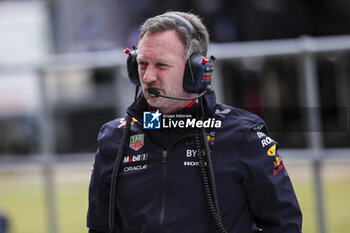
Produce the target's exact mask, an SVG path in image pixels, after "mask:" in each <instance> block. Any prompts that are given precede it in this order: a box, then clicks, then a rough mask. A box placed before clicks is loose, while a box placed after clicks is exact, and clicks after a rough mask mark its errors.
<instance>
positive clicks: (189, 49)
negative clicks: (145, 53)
mask: <svg viewBox="0 0 350 233" xmlns="http://www.w3.org/2000/svg"><path fill="white" fill-rule="evenodd" d="M169 14H174V15H178V16H181V17H182V18H185V19H186V20H187V21H189V22H190V23H191V24H192V26H193V27H194V29H195V30H196V32H197V36H196V37H195V38H192V37H191V35H190V34H189V32H188V30H187V29H186V27H184V26H183V25H182V24H181V23H180V22H178V20H176V19H174V18H170V17H166V15H169ZM171 29H175V30H176V32H177V34H178V36H179V37H180V39H181V41H182V43H183V45H184V47H185V54H184V55H185V57H186V59H188V58H189V56H191V55H192V54H194V53H199V54H201V55H202V56H206V54H207V51H208V43H209V33H208V31H207V29H206V27H205V26H204V24H203V23H202V20H201V19H200V17H199V16H197V15H195V14H192V13H185V12H179V11H169V12H166V13H165V14H163V15H158V16H155V17H152V18H149V19H147V20H146V21H145V22H144V23H143V24H142V25H141V27H140V38H139V42H140V41H141V39H142V38H143V37H144V35H145V34H146V33H147V32H150V33H156V32H163V31H167V30H171Z"/></svg>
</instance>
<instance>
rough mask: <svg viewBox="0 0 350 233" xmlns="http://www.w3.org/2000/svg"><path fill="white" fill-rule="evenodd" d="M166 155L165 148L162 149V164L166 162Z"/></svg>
mask: <svg viewBox="0 0 350 233" xmlns="http://www.w3.org/2000/svg"><path fill="white" fill-rule="evenodd" d="M166 155H167V152H166V150H163V153H162V164H165V162H166Z"/></svg>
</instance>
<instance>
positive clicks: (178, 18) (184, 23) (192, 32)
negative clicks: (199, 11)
mask: <svg viewBox="0 0 350 233" xmlns="http://www.w3.org/2000/svg"><path fill="white" fill-rule="evenodd" d="M160 17H167V18H171V19H175V21H176V22H178V23H180V24H181V25H182V26H184V27H185V28H186V30H187V32H188V34H190V36H191V39H194V38H196V39H198V36H197V32H196V29H195V28H194V27H193V25H192V24H191V23H190V22H189V21H188V20H187V19H185V18H184V17H182V16H180V15H175V14H163V15H160Z"/></svg>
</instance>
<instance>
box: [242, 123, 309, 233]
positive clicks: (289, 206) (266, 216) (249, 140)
mask: <svg viewBox="0 0 350 233" xmlns="http://www.w3.org/2000/svg"><path fill="white" fill-rule="evenodd" d="M265 129H266V127H265V125H264V124H260V127H259V126H258V127H257V126H254V127H250V128H249V129H248V130H247V137H246V142H245V145H243V147H242V149H243V150H244V156H242V158H241V163H242V164H241V168H242V173H243V174H244V180H243V187H244V189H245V192H246V194H247V196H248V202H249V206H250V208H251V211H252V213H253V215H254V221H255V224H256V225H257V226H258V227H259V228H261V229H263V232H266V233H298V232H301V225H302V214H301V210H300V207H299V204H298V201H297V198H296V196H295V193H294V189H293V186H292V183H291V181H290V178H289V176H288V173H287V171H286V168H285V165H284V163H283V160H282V158H281V156H280V155H279V154H278V151H277V150H278V147H279V145H278V143H277V142H276V141H274V140H273V139H272V138H270V137H269V136H268V135H267V133H266V130H265Z"/></svg>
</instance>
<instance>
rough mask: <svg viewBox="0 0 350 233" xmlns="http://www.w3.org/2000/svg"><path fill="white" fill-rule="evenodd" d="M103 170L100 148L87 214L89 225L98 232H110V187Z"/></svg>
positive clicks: (95, 163) (91, 181) (91, 182)
mask: <svg viewBox="0 0 350 233" xmlns="http://www.w3.org/2000/svg"><path fill="white" fill-rule="evenodd" d="M103 171H104V168H103V163H102V161H101V154H100V151H99V150H98V151H97V153H96V157H95V161H94V165H93V170H92V175H91V180H90V185H89V208H88V214H87V227H88V228H90V229H94V230H95V231H97V232H99V231H100V232H108V224H109V223H108V211H109V187H108V185H107V183H106V178H105V177H104V176H105V174H104V172H103ZM92 232H94V231H92Z"/></svg>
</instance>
